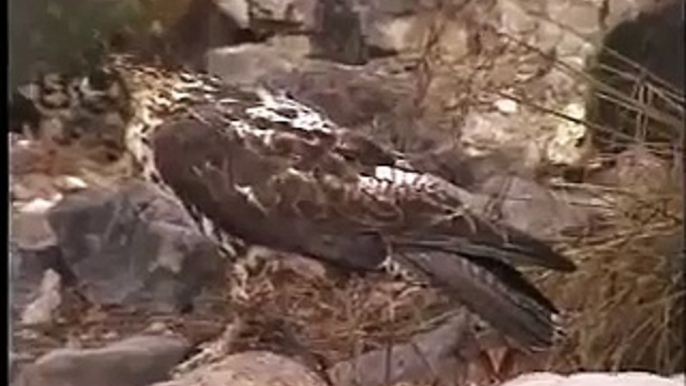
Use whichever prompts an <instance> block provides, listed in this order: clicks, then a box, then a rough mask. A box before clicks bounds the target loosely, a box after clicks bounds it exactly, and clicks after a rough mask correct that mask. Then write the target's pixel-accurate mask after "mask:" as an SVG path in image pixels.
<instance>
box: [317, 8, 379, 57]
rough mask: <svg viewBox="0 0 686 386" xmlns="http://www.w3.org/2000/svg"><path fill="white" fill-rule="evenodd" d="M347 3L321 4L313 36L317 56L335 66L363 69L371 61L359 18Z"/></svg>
mask: <svg viewBox="0 0 686 386" xmlns="http://www.w3.org/2000/svg"><path fill="white" fill-rule="evenodd" d="M348 3H349V2H346V1H344V0H333V1H319V2H317V5H316V7H315V15H316V18H315V23H316V24H315V27H314V32H313V33H312V45H313V47H314V55H316V56H317V57H321V58H325V59H328V60H331V61H334V62H338V63H343V64H349V65H361V64H365V63H366V62H367V61H368V60H369V50H368V47H367V45H366V43H365V38H364V36H363V34H362V26H361V23H360V17H359V15H358V14H357V12H354V11H353V9H352V7H351V6H350V4H348Z"/></svg>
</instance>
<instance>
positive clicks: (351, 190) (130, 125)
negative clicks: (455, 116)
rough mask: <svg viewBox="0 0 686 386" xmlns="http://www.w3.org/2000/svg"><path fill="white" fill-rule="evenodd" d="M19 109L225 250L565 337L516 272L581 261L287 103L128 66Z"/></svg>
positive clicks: (77, 81)
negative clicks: (112, 158) (81, 143)
mask: <svg viewBox="0 0 686 386" xmlns="http://www.w3.org/2000/svg"><path fill="white" fill-rule="evenodd" d="M60 94H64V95H62V97H61V98H60V97H59V96H60ZM18 98H19V99H23V100H29V101H31V102H32V103H33V104H34V105H35V106H36V107H35V110H36V112H38V114H39V115H40V119H33V120H28V122H33V124H34V125H35V123H36V122H40V125H41V126H42V128H41V129H45V127H48V126H58V127H59V128H60V130H61V131H60V130H57V131H58V134H57V137H59V138H66V139H64V140H65V141H70V140H79V138H82V137H83V138H85V137H89V138H90V137H98V138H101V139H102V138H106V139H107V141H109V143H110V144H111V146H110V147H112V148H114V149H119V148H123V149H125V150H126V152H128V153H130V154H131V155H133V159H134V160H135V162H136V164H137V165H138V166H139V168H140V169H139V170H140V175H141V176H142V177H143V178H145V179H147V180H150V181H152V182H154V183H155V184H158V185H160V186H162V187H163V189H165V190H166V191H168V192H170V193H173V194H174V195H175V196H177V197H178V198H179V200H180V201H181V202H182V203H183V204H184V205H185V206H186V207H187V208H188V210H189V212H191V213H192V214H193V215H194V216H195V218H196V219H197V221H198V222H199V223H200V224H201V228H202V229H204V230H205V232H207V233H208V234H209V235H210V236H212V237H215V238H216V239H218V242H220V243H221V242H224V241H223V236H222V235H227V234H228V235H231V236H233V237H238V238H240V239H242V240H244V241H245V242H246V243H249V244H254V245H262V246H267V247H270V248H272V249H275V250H281V251H287V252H292V253H297V254H300V255H303V256H306V257H310V258H313V259H317V260H320V261H323V262H326V263H330V264H333V265H336V266H338V267H342V268H344V269H348V270H355V271H360V272H368V271H378V270H383V269H384V268H385V267H389V266H391V267H396V268H400V269H402V270H403V272H407V273H409V274H411V275H414V276H416V277H419V278H421V279H422V280H424V281H425V283H427V284H429V285H432V286H435V287H437V288H439V289H441V290H442V291H444V292H445V293H446V294H447V295H449V296H451V297H452V298H453V299H455V300H457V301H458V302H460V303H462V304H464V305H465V306H467V307H468V308H469V309H470V310H471V311H472V312H474V313H476V314H477V315H479V316H480V317H481V318H482V319H483V320H485V321H486V322H487V323H489V324H490V325H491V326H493V327H494V328H496V329H497V330H499V331H500V332H502V333H504V334H505V335H506V336H508V337H510V338H512V339H514V340H515V341H516V342H518V343H519V344H520V345H522V346H523V347H525V348H528V349H537V348H547V347H550V346H551V345H552V344H554V342H555V341H556V337H558V336H559V333H560V326H559V314H558V311H557V310H556V308H555V306H554V305H553V304H552V303H551V301H549V300H548V299H547V298H546V297H545V296H544V295H543V294H542V293H541V292H540V291H539V290H538V289H536V288H535V287H534V286H533V285H532V284H531V283H529V282H528V281H527V280H526V279H525V278H524V276H523V275H522V274H521V273H520V272H519V271H518V270H517V269H516V268H515V266H516V265H520V264H523V265H537V266H542V267H546V268H549V269H553V270H561V271H571V270H573V269H574V264H573V263H572V262H570V261H569V260H568V259H567V258H565V257H563V256H562V255H560V254H558V253H557V252H555V251H554V250H553V249H552V248H551V247H550V246H549V245H547V244H545V243H543V242H541V241H539V240H536V239H534V238H533V237H530V236H529V235H527V234H525V233H523V232H521V231H518V230H516V229H513V228H511V227H508V226H506V225H503V224H500V223H496V222H492V221H489V220H488V219H485V218H482V217H480V216H479V215H478V214H477V213H476V212H475V211H474V209H473V208H472V207H470V204H469V202H470V195H469V193H468V192H466V191H464V190H462V189H460V188H459V187H457V186H455V185H452V184H450V183H449V182H447V181H445V180H443V179H441V178H439V177H437V176H434V175H431V174H427V173H422V172H419V171H417V170H415V169H413V168H412V166H411V165H409V164H408V162H406V161H405V160H403V157H402V154H399V153H397V152H395V151H393V150H392V149H386V148H384V147H382V146H380V145H378V144H377V143H375V142H374V141H373V140H371V139H370V138H367V137H365V136H363V135H361V134H359V133H356V132H354V131H350V130H347V129H346V128H343V127H339V126H337V125H336V124H334V123H332V122H331V121H330V120H329V119H327V118H326V116H325V115H324V114H323V113H321V112H318V111H316V110H315V109H313V108H311V107H308V106H306V105H304V104H302V103H299V102H297V101H295V100H293V99H291V98H289V97H288V96H287V95H286V94H284V93H280V92H278V91H274V92H272V91H268V90H266V89H261V88H259V87H255V88H251V89H247V88H236V87H232V86H229V85H226V84H222V82H220V81H218V80H216V79H214V78H212V77H210V76H207V75H202V74H191V73H186V72H183V71H180V70H171V69H164V68H162V67H151V66H144V65H141V64H137V63H136V62H135V61H134V60H132V59H130V58H126V57H124V56H117V57H112V59H110V60H109V61H108V62H107V63H106V64H104V65H103V66H102V67H100V68H99V70H98V71H96V72H94V73H93V74H90V75H87V76H82V77H76V78H70V77H58V78H55V79H52V84H51V85H46V84H45V79H43V81H42V82H37V83H35V84H33V85H32V86H31V87H28V88H24V89H23V90H22V91H21V92H20V95H19V96H18ZM104 133H107V135H105V134H104Z"/></svg>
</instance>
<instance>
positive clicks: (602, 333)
mask: <svg viewBox="0 0 686 386" xmlns="http://www.w3.org/2000/svg"><path fill="white" fill-rule="evenodd" d="M634 65H635V66H637V68H641V67H640V65H638V64H636V63H634ZM635 81H636V82H635V83H636V85H635V87H634V88H633V89H634V90H635V89H636V87H638V88H641V87H643V88H644V89H649V88H651V87H652V88H655V87H656V86H655V84H652V85H646V84H645V79H640V78H639V77H638V76H636V78H635ZM615 91H616V92H617V93H625V94H623V95H624V96H625V98H623V100H622V101H621V103H622V104H623V105H624V106H626V105H627V101H629V102H632V103H630V104H631V106H630V107H632V108H633V110H634V111H637V113H636V114H634V118H635V120H634V121H633V122H634V125H635V130H633V133H634V134H633V138H634V140H633V142H634V143H633V144H631V143H628V148H629V149H631V150H629V151H623V152H622V153H620V154H602V158H604V159H606V160H611V161H612V162H614V163H615V165H616V166H615V167H614V169H613V170H612V172H611V173H612V177H611V178H612V181H611V183H609V184H608V183H607V181H605V183H603V184H602V185H599V184H595V183H593V182H591V183H589V184H585V185H583V186H581V187H580V188H581V189H584V190H587V191H591V192H594V194H596V195H597V197H599V198H600V199H601V200H602V201H604V202H605V203H606V204H607V205H608V208H609V209H610V210H609V212H608V213H607V214H606V216H605V218H604V221H603V227H602V230H600V231H598V232H596V233H594V234H593V235H592V236H591V237H588V238H585V239H583V240H581V241H579V242H577V243H576V245H575V246H573V247H572V246H569V248H568V251H567V253H568V254H569V256H571V257H572V258H573V259H574V260H575V261H576V262H577V264H578V268H579V269H578V271H577V272H575V273H573V274H571V275H565V276H564V277H555V278H554V279H545V280H543V282H544V286H545V287H547V290H548V292H549V293H550V294H552V295H553V298H554V299H556V301H557V303H558V304H559V306H560V307H561V308H562V309H564V310H567V311H569V312H570V314H571V315H570V316H571V327H570V332H571V338H572V339H571V343H570V347H568V348H567V349H566V351H565V356H566V357H567V359H572V360H573V362H574V363H575V365H576V366H577V367H579V368H584V369H594V370H606V371H607V370H636V369H640V370H648V371H656V372H659V373H664V374H673V373H675V372H683V371H684V363H685V361H686V357H685V356H684V340H685V337H684V335H683V325H684V299H685V296H684V295H685V293H686V291H685V288H684V272H683V270H684V264H685V263H686V260H685V259H684V253H683V251H684V250H683V248H684V246H683V240H684V236H683V234H684V233H683V212H684V208H683V185H682V180H683V166H682V162H683V161H682V160H681V159H678V158H677V157H672V158H670V157H669V150H668V149H669V148H670V146H671V147H672V149H674V148H675V147H676V148H677V149H679V150H677V151H676V152H675V153H676V154H680V153H679V152H680V151H682V149H683V146H682V145H680V144H679V143H680V140H681V139H680V138H679V135H683V105H684V101H683V96H682V97H680V99H677V100H669V101H662V102H661V103H655V102H653V103H652V104H650V105H647V104H646V103H645V101H643V100H638V99H632V98H633V97H631V96H627V94H628V92H627V90H626V89H615ZM639 94H640V93H639ZM655 95H658V96H662V97H665V95H669V92H668V90H665V89H661V90H659V92H657V93H655ZM616 102H617V103H620V101H619V100H617V101H616ZM655 106H658V107H659V106H672V107H673V106H682V107H681V113H680V115H676V116H674V115H672V116H671V117H670V118H669V119H668V120H667V119H663V118H664V115H665V111H666V110H664V109H662V110H660V109H657V108H656V107H655ZM672 111H673V110H672ZM656 121H659V122H660V125H659V129H660V132H661V133H664V132H665V130H663V129H664V127H663V126H664V123H665V122H666V121H671V122H681V124H682V125H681V126H673V127H672V128H671V132H672V133H673V134H672V136H671V144H668V143H665V142H666V141H663V142H662V143H647V142H646V140H647V139H646V137H649V136H646V135H645V133H646V132H648V133H649V132H651V130H652V129H653V128H652V126H651V122H653V123H654V122H656ZM605 129H606V130H607V129H608V128H607V127H606V128H605ZM609 130H617V131H619V130H620V128H619V127H613V128H609ZM640 133H643V134H640ZM623 134H624V135H625V134H626V129H624V133H623ZM629 142H631V141H629ZM625 149H626V147H625ZM672 152H674V150H672ZM673 154H674V153H673ZM606 177H607V176H606ZM606 180H607V178H606Z"/></svg>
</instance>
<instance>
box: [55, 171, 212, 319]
mask: <svg viewBox="0 0 686 386" xmlns="http://www.w3.org/2000/svg"><path fill="white" fill-rule="evenodd" d="M176 205H177V204H176V203H175V202H173V201H170V200H169V199H167V198H165V197H164V196H161V195H159V194H158V193H156V191H155V190H154V189H152V188H151V186H149V185H146V184H143V183H130V184H125V185H124V186H122V187H121V188H120V189H118V190H114V191H111V190H107V189H89V190H86V191H83V192H79V193H77V194H74V195H71V196H69V197H67V198H66V199H65V200H63V201H62V202H60V203H59V204H58V205H57V206H56V207H55V208H54V209H53V210H52V211H51V212H50V214H49V221H50V224H51V226H52V227H53V229H54V230H55V233H56V234H57V238H58V240H59V246H60V250H61V251H62V255H63V259H64V261H65V264H66V265H67V267H68V268H69V270H70V271H71V272H73V274H74V276H75V278H76V281H77V282H78V284H79V286H80V288H81V289H82V291H83V293H84V295H85V296H86V297H87V298H88V299H89V300H90V301H92V302H94V303H96V304H118V305H133V304H147V305H148V306H149V307H151V309H158V310H167V311H170V310H181V309H183V308H185V307H187V306H188V305H189V304H190V302H191V301H192V299H193V297H194V296H195V295H196V294H197V293H198V292H199V291H200V290H201V289H202V288H203V287H204V286H205V285H207V284H208V283H210V282H212V280H211V279H212V278H213V277H216V275H217V274H218V272H220V270H219V269H218V268H219V267H220V264H221V261H220V257H219V255H218V253H217V249H216V246H215V245H214V244H213V243H212V242H211V241H210V240H208V239H206V238H204V237H203V236H201V235H200V234H199V233H197V231H196V230H195V229H194V228H193V227H192V225H191V223H190V222H189V221H190V220H189V219H188V218H186V217H185V213H184V212H182V211H180V209H179V207H178V206H176Z"/></svg>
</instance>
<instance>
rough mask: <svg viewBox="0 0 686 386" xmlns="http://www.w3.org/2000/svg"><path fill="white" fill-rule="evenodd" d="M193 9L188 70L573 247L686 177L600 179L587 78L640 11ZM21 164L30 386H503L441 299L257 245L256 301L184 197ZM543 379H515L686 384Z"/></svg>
mask: <svg viewBox="0 0 686 386" xmlns="http://www.w3.org/2000/svg"><path fill="white" fill-rule="evenodd" d="M149 3H150V4H148V5H150V6H151V7H154V5H155V4H156V2H154V1H153V2H149ZM173 3H174V4H176V2H173ZM178 3H179V4H176V5H178V9H180V11H178V15H180V16H176V17H174V16H169V15H167V13H162V16H164V17H165V18H170V19H171V20H172V21H166V20H167V19H165V23H166V24H165V25H168V26H169V28H168V31H166V32H167V34H168V35H167V37H168V41H169V42H172V43H173V44H174V45H175V46H174V49H173V50H172V52H174V53H175V54H177V55H179V56H181V57H182V59H183V60H184V61H186V63H187V64H190V65H193V66H196V67H201V68H203V69H206V70H208V71H210V72H213V73H215V74H217V75H219V76H221V77H222V78H224V80H226V81H227V82H232V83H251V84H252V83H257V82H263V83H266V84H268V85H270V86H274V87H279V88H282V89H285V90H287V91H288V92H290V93H291V94H292V95H294V96H295V97H296V98H298V99H300V100H303V101H304V102H306V103H309V104H312V105H313V106H315V107H317V108H319V109H321V110H322V111H324V112H325V113H327V114H328V115H329V116H330V117H331V118H332V119H333V120H334V121H336V122H337V123H339V124H341V125H345V126H348V127H352V128H355V129H358V130H361V131H364V132H366V133H368V134H370V135H372V136H374V137H375V138H378V139H379V140H380V141H382V142H385V143H387V144H389V145H392V146H394V147H396V148H398V149H400V150H402V151H405V152H408V153H410V154H412V159H413V162H414V163H415V164H416V165H418V166H419V167H420V168H423V169H424V170H426V171H430V172H433V173H437V174H439V175H441V176H443V177H445V178H447V179H449V180H451V181H453V182H455V183H457V184H460V185H461V186H464V187H466V188H468V189H469V190H471V191H472V192H474V193H476V194H477V195H478V197H480V199H481V202H479V203H478V204H479V205H480V206H479V207H480V210H483V211H484V212H485V213H487V214H488V215H492V216H497V217H498V218H500V219H501V220H503V221H507V222H509V223H511V224H512V225H514V226H516V227H518V228H521V229H523V230H526V231H528V232H530V233H532V234H534V235H536V236H538V237H541V238H545V239H548V240H551V242H557V243H560V244H561V245H562V247H565V248H570V247H571V246H573V244H574V240H579V239H581V238H583V236H585V235H592V234H595V233H596V232H598V231H600V230H603V229H605V228H606V227H607V219H608V218H611V217H612V216H613V212H612V210H613V209H612V208H614V207H615V206H613V205H612V204H614V203H615V202H614V201H616V200H618V198H617V196H615V195H610V194H607V192H610V191H613V189H620V188H621V189H631V190H633V191H638V190H640V189H645V188H646V187H656V189H658V188H659V187H666V186H668V185H670V184H673V183H674V181H675V180H676V177H675V176H678V175H679V174H678V173H679V170H676V171H675V170H673V167H672V166H671V165H672V163H671V162H669V161H666V160H665V159H664V157H662V158H661V157H659V156H656V155H655V154H656V153H655V152H653V151H648V150H646V147H645V146H631V147H629V148H628V149H623V150H622V153H621V154H620V156H619V158H618V160H619V161H618V162H616V163H615V165H614V166H612V167H609V168H605V169H603V170H602V171H597V170H596V169H595V166H593V167H589V165H590V164H593V163H596V164H597V160H598V157H597V155H598V153H597V146H595V144H594V141H593V136H594V131H593V130H591V129H588V128H587V126H585V125H582V124H581V123H582V122H581V121H582V120H583V119H584V118H585V117H586V115H587V114H586V110H587V99H585V96H586V94H587V93H588V92H589V87H588V82H586V81H584V80H583V79H584V78H583V70H584V66H585V64H586V62H588V61H589V60H590V59H591V58H592V55H593V54H594V53H595V52H597V48H596V47H597V45H598V43H599V42H600V41H601V39H602V37H603V36H605V34H606V32H607V31H609V30H611V29H612V28H613V27H615V26H617V25H618V24H619V23H620V22H622V21H625V20H627V19H632V18H634V17H635V15H636V14H638V13H639V8H638V7H637V5H635V4H633V3H632V2H625V1H618V2H614V1H609V2H608V1H600V0H598V1H588V2H579V1H566V0H555V1H547V2H524V1H518V0H497V1H495V0H494V1H488V2H464V3H460V2H448V1H444V2H439V1H412V0H408V1H398V0H395V1H383V0H376V1H369V2H362V1H356V0H340V1H322V0H294V1H266V0H259V1H258V0H244V1H240V0H229V1H221V0H216V1H214V2H211V1H209V0H207V1H201V0H197V1H190V2H188V1H186V2H183V1H179V2H178ZM188 3H190V4H188ZM187 7H188V8H187ZM162 9H167V11H169V12H171V11H172V10H174V9H176V8H174V7H168V8H165V7H162ZM162 16H160V17H162ZM556 21H557V22H556ZM560 23H562V24H560ZM188 31H193V34H192V35H193V36H194V37H197V39H193V41H192V42H189V40H191V39H189V38H188V36H189V32H188ZM190 43H193V44H190ZM681 60H682V62H683V58H682V59H681ZM682 76H683V75H682ZM550 112H559V114H551V113H550ZM10 158H11V165H10V167H11V176H10V178H11V181H10V182H11V196H12V199H11V209H10V210H11V215H12V222H11V238H10V262H11V270H12V285H11V296H12V309H11V322H12V347H11V364H12V369H13V371H12V374H11V376H12V378H13V382H14V383H13V384H16V385H24V386H41V385H46V386H47V385H75V386H76V385H79V386H81V385H82V386H94V385H103V386H104V385H108V386H113V385H114V386H117V385H121V386H134V385H167V386H170V385H176V386H181V385H198V384H204V385H225V384H226V385H228V384H231V385H239V386H243V385H277V384H278V385H289V386H290V385H308V386H309V385H325V384H327V383H330V384H334V385H365V386H367V385H369V386H371V385H383V384H396V383H397V384H400V382H414V383H413V384H417V385H421V384H430V383H427V382H432V381H436V382H441V383H439V384H454V383H455V382H457V381H458V380H462V381H463V382H469V383H470V384H486V383H488V382H490V381H491V380H488V379H486V378H485V377H486V375H485V372H484V371H485V370H484V368H482V367H481V366H480V365H479V364H478V363H477V362H475V361H474V359H475V358H474V354H473V350H470V348H473V347H474V345H473V344H468V342H469V340H470V339H473V337H472V336H471V335H470V334H469V333H467V330H469V328H470V327H471V323H472V320H471V317H470V316H469V315H467V314H466V313H465V312H464V311H463V310H460V309H458V310H455V309H454V308H453V307H450V305H449V304H447V301H446V299H443V298H442V297H440V296H439V295H437V294H435V293H434V292H433V291H431V290H429V289H424V288H415V287H408V286H407V285H404V284H403V283H400V282H396V281H393V280H391V279H389V278H387V277H381V276H379V277H366V278H360V277H356V276H350V275H344V274H342V273H341V272H337V271H335V270H333V269H331V268H329V267H324V266H322V265H320V264H318V263H315V262H312V261H310V260H306V259H303V258H301V257H299V256H283V255H280V254H277V253H275V252H273V251H267V250H261V249H251V250H248V251H246V252H245V253H250V254H251V256H252V257H253V259H252V261H253V262H254V264H253V265H252V266H251V267H249V272H248V275H247V277H246V279H245V280H246V281H245V282H244V283H243V284H244V285H243V286H241V287H242V288H241V290H237V287H236V286H235V285H232V284H235V278H236V272H234V271H233V268H232V267H231V266H230V264H228V262H227V261H226V260H225V259H224V258H223V257H222V256H221V255H220V254H218V253H217V251H216V250H215V249H214V248H213V246H212V244H211V243H210V242H209V241H208V240H206V239H204V238H203V237H202V236H201V235H199V234H198V233H197V232H196V231H195V229H194V228H193V227H192V225H191V222H190V221H189V219H188V218H187V217H186V214H185V212H184V211H182V210H180V207H179V205H178V203H177V202H175V201H174V200H173V199H170V198H168V197H165V196H163V195H161V194H160V193H159V192H157V191H156V190H155V189H154V188H152V187H150V186H148V185H146V184H143V183H141V182H136V181H128V180H126V179H125V178H123V176H122V173H121V171H117V170H99V169H97V168H83V167H80V165H79V162H80V161H78V160H76V159H75V158H77V156H76V155H74V154H73V152H69V151H68V150H67V151H64V150H60V149H50V148H46V147H45V146H44V145H43V144H41V143H40V142H36V141H30V140H27V139H26V138H23V137H21V136H15V137H12V139H11V145H10ZM581 166H584V168H581ZM582 169H585V171H584V173H585V174H584V173H581V170H582ZM588 170H591V172H588ZM580 173H581V174H580ZM578 181H583V182H585V183H586V185H593V186H594V187H595V189H590V190H589V189H586V188H584V187H583V186H582V185H578V184H573V183H572V182H578ZM598 187H600V188H598ZM665 189H666V188H665ZM599 191H600V192H602V194H601V193H598V192H599ZM494 197H496V198H497V199H494ZM542 208H545V210H543V209H542ZM677 239H678V237H677ZM676 242H677V244H678V240H677V241H676ZM671 248H672V249H674V248H678V247H671ZM449 310H450V312H448V311H449ZM498 342H499V340H498V337H494V336H493V334H491V333H489V332H488V331H486V332H484V334H483V335H482V336H479V341H478V343H477V344H480V345H482V346H487V347H490V348H492V349H493V350H492V354H493V355H494V356H497V355H499V351H498V347H499V344H498ZM389 347H392V350H391V349H390V348H389ZM389 353H390V354H392V355H391V356H390V358H391V359H390V360H388V357H389ZM564 359H565V358H563V357H562V356H561V355H557V356H556V355H554V354H550V355H549V354H546V355H543V356H542V357H541V358H539V357H534V358H528V359H526V360H522V361H520V362H518V363H516V365H515V366H514V368H512V369H510V370H509V371H506V372H505V374H504V377H505V378H508V379H509V378H512V377H514V376H515V375H516V374H519V373H522V372H528V371H534V370H552V371H572V370H578V369H579V368H578V366H575V365H574V364H570V363H568V362H567V361H565V360H564ZM387 363H391V364H392V365H387ZM526 377H527V378H526V379H517V380H513V381H511V382H510V383H507V384H508V385H512V386H514V385H529V384H540V385H544V384H545V385H548V384H549V385H565V386H567V385H569V386H571V385H576V384H584V385H590V384H592V382H598V383H597V384H603V385H609V384H612V382H616V384H620V383H621V384H624V385H628V384H630V383H629V382H632V381H630V380H629V379H634V381H635V382H638V383H636V384H644V385H649V384H650V385H662V384H664V385H668V384H682V383H683V379H682V380H681V381H679V380H678V379H676V378H675V379H674V380H668V379H666V378H664V379H663V378H659V377H657V376H651V375H648V374H642V375H641V374H634V375H626V376H625V375H621V376H620V375H603V374H586V375H584V374H580V375H573V376H570V377H563V376H556V375H552V374H547V375H546V374H537V375H528V376H526ZM632 377H633V378H632ZM641 377H643V378H641ZM682 378H683V377H682ZM526 382H529V383H526Z"/></svg>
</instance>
